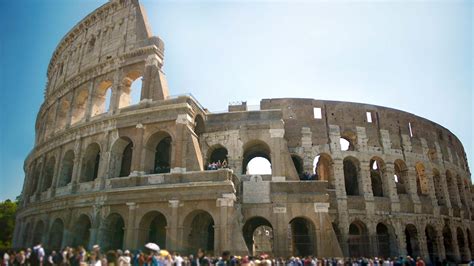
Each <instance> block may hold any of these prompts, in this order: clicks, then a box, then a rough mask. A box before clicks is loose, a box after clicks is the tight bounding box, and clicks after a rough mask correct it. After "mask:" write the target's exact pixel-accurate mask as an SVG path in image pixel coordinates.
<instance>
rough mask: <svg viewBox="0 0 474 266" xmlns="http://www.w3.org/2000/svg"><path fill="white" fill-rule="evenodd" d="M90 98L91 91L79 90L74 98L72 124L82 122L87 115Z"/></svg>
mask: <svg viewBox="0 0 474 266" xmlns="http://www.w3.org/2000/svg"><path fill="white" fill-rule="evenodd" d="M88 98H89V91H88V90H87V88H82V89H79V90H77V92H76V95H75V97H74V106H73V108H72V110H73V111H72V114H71V124H75V123H77V122H79V121H81V120H82V119H83V118H84V116H85V113H86V104H87V99H88Z"/></svg>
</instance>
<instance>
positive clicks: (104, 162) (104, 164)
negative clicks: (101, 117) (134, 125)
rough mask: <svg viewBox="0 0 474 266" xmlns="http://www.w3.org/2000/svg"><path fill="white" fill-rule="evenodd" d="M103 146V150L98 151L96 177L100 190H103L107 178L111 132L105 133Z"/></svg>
mask: <svg viewBox="0 0 474 266" xmlns="http://www.w3.org/2000/svg"><path fill="white" fill-rule="evenodd" d="M104 134H105V136H104V139H105V141H104V142H103V143H105V145H104V146H103V150H101V151H100V161H99V170H98V173H97V177H98V178H99V180H98V181H99V182H100V185H99V186H100V189H105V184H106V180H107V178H108V177H109V176H108V175H107V174H108V173H109V162H110V157H111V154H110V146H111V145H110V141H111V131H107V132H105V133H104ZM117 135H118V133H117Z"/></svg>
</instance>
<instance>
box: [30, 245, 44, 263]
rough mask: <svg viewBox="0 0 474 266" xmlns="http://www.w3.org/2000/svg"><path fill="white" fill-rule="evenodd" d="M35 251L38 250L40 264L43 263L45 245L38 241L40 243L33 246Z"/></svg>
mask: <svg viewBox="0 0 474 266" xmlns="http://www.w3.org/2000/svg"><path fill="white" fill-rule="evenodd" d="M33 252H36V255H37V257H38V260H39V263H40V265H43V261H44V256H45V253H44V248H43V246H41V243H38V245H36V246H35V247H34V248H33Z"/></svg>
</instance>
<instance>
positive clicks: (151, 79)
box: [140, 54, 169, 101]
mask: <svg viewBox="0 0 474 266" xmlns="http://www.w3.org/2000/svg"><path fill="white" fill-rule="evenodd" d="M162 65H163V60H162V59H161V58H160V57H158V56H157V55H154V54H153V55H149V56H148V57H147V59H146V63H145V73H144V75H143V82H142V94H141V97H140V100H144V99H152V100H155V101H156V100H164V99H167V98H168V97H169V90H168V82H167V81H166V77H165V74H164V73H163V72H162V71H161V67H162Z"/></svg>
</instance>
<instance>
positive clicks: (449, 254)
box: [443, 226, 456, 261]
mask: <svg viewBox="0 0 474 266" xmlns="http://www.w3.org/2000/svg"><path fill="white" fill-rule="evenodd" d="M443 244H444V250H445V252H446V259H447V260H449V261H455V260H456V256H455V254H454V249H453V235H452V234H451V229H449V227H448V226H445V227H444V229H443Z"/></svg>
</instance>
